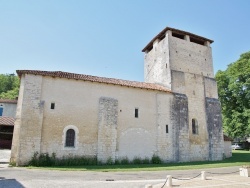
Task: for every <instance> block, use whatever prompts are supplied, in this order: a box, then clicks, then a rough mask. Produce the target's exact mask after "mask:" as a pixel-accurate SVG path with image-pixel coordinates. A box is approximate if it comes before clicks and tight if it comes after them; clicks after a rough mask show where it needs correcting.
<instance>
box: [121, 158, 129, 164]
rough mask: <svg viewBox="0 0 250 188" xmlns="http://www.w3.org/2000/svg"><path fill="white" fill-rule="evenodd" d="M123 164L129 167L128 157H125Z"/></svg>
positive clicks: (122, 160)
mask: <svg viewBox="0 0 250 188" xmlns="http://www.w3.org/2000/svg"><path fill="white" fill-rule="evenodd" d="M121 164H122V165H127V164H129V160H128V157H123V158H122V159H121Z"/></svg>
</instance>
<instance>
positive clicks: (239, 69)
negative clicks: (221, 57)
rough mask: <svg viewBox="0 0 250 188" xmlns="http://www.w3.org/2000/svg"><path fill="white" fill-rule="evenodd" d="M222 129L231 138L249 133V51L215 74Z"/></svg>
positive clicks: (245, 135)
mask: <svg viewBox="0 0 250 188" xmlns="http://www.w3.org/2000/svg"><path fill="white" fill-rule="evenodd" d="M215 78H216V80H217V84H218V93H219V99H220V102H221V107H222V117H223V128H224V131H225V132H226V133H227V134H228V135H229V136H231V137H233V138H245V137H247V136H248V135H249V134H250V52H247V53H244V54H242V55H241V56H240V59H239V60H237V61H236V62H234V63H232V64H230V65H228V68H227V69H226V70H225V71H218V72H217V73H216V76H215Z"/></svg>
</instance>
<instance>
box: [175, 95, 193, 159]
mask: <svg viewBox="0 0 250 188" xmlns="http://www.w3.org/2000/svg"><path fill="white" fill-rule="evenodd" d="M171 121H172V124H173V127H172V132H173V139H172V145H173V148H174V156H173V161H175V162H185V161H189V160H190V143H189V126H188V124H189V123H188V99H187V96H186V95H183V94H175V95H174V99H173V102H172V111H171Z"/></svg>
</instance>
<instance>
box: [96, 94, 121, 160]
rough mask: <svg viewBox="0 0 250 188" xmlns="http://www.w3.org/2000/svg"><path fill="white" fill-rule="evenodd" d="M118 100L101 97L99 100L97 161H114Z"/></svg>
mask: <svg viewBox="0 0 250 188" xmlns="http://www.w3.org/2000/svg"><path fill="white" fill-rule="evenodd" d="M117 117H118V101H117V100H116V99H113V98H107V97H101V98H100V100H99V121H98V153H97V159H98V161H102V162H106V161H107V160H108V159H109V158H110V159H112V160H113V161H115V154H116V143H117Z"/></svg>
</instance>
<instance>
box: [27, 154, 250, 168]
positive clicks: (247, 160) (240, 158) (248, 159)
mask: <svg viewBox="0 0 250 188" xmlns="http://www.w3.org/2000/svg"><path fill="white" fill-rule="evenodd" d="M242 165H250V151H239V150H237V151H233V156H232V157H231V158H227V159H224V160H222V161H197V162H183V163H164V164H128V165H95V166H55V167H29V168H39V169H52V170H53V169H54V170H70V171H72V170H82V171H101V172H109V171H160V170H191V169H206V168H220V167H230V166H242Z"/></svg>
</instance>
